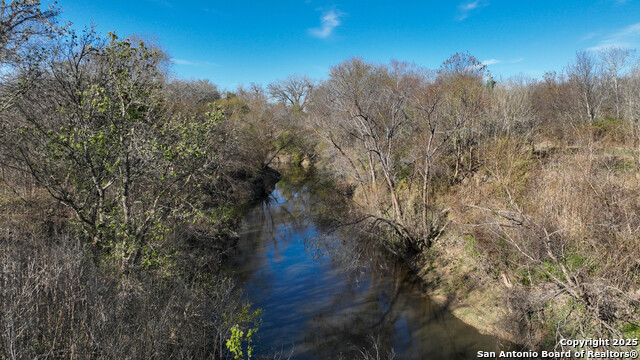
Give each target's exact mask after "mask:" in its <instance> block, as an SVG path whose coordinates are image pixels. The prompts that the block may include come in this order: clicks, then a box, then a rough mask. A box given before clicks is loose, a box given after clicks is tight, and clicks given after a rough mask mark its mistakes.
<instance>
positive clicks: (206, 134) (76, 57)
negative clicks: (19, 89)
mask: <svg viewBox="0 0 640 360" xmlns="http://www.w3.org/2000/svg"><path fill="white" fill-rule="evenodd" d="M57 54H58V55H57V56H56V57H55V58H54V59H52V60H51V62H50V65H49V69H48V72H49V73H48V77H47V81H44V82H43V83H42V84H41V85H40V87H39V88H37V89H34V91H32V92H30V93H29V94H27V95H28V96H27V97H26V98H25V100H24V101H23V102H22V103H21V104H19V105H20V106H18V111H16V112H14V113H13V115H15V116H17V117H18V118H19V119H20V121H19V122H18V123H17V124H15V125H16V126H14V127H13V130H14V134H15V137H16V138H17V139H18V142H17V143H16V146H15V148H14V149H13V150H11V149H8V150H9V151H7V153H10V156H9V158H10V160H12V161H13V166H14V167H16V168H18V169H21V170H22V171H25V172H27V173H29V174H30V175H32V176H33V177H34V178H35V179H36V181H37V182H38V184H39V185H41V186H43V187H44V188H46V189H47V191H48V192H49V193H50V194H51V195H52V196H53V197H54V198H55V199H57V200H59V201H60V202H61V203H62V204H64V205H66V206H68V207H69V208H70V209H71V210H72V211H73V213H74V214H75V217H76V219H77V221H78V224H79V226H80V228H81V229H82V232H83V233H84V234H85V235H86V236H87V237H88V238H90V239H92V241H93V243H94V244H96V245H98V248H100V249H103V250H106V251H107V252H108V253H109V254H111V255H112V256H113V257H115V259H116V260H117V262H118V263H119V264H120V266H121V268H122V269H123V270H125V269H127V268H129V267H130V266H132V265H135V264H140V263H141V262H143V261H144V260H145V259H147V260H148V258H149V257H154V256H156V254H157V253H156V250H157V246H158V244H159V243H161V242H162V240H163V239H164V237H165V236H166V234H167V233H168V232H169V231H170V229H171V226H168V225H167V224H175V223H179V222H182V221H188V220H191V219H193V218H194V217H195V216H199V215H202V214H203V213H202V209H203V206H202V203H203V199H202V198H201V197H200V196H199V195H198V194H199V192H198V191H194V189H197V188H198V187H199V186H201V184H202V182H203V181H206V174H207V173H209V172H211V171H213V169H214V168H215V167H216V166H217V165H216V164H217V161H216V159H217V155H216V146H215V141H216V138H217V134H216V127H217V124H218V123H219V122H220V120H221V119H222V115H221V113H220V112H219V111H217V110H216V109H214V110H213V111H211V112H208V113H207V114H205V116H204V117H203V118H202V119H198V121H195V119H190V118H183V117H175V118H165V117H164V116H163V113H164V111H163V110H164V98H163V95H162V94H163V92H162V86H163V84H164V74H163V73H162V72H161V71H160V70H159V69H160V68H161V66H160V65H161V64H162V62H164V61H166V56H165V55H164V54H163V53H161V52H160V51H158V50H156V49H153V48H149V47H147V46H146V45H145V44H144V42H139V43H138V44H133V43H132V42H131V41H130V40H129V39H124V40H121V39H119V38H118V37H117V36H116V35H115V34H113V33H111V34H110V35H109V39H108V42H107V43H106V44H104V45H102V43H101V42H100V40H99V39H96V38H95V36H94V35H93V34H91V33H87V34H85V35H84V36H82V37H76V36H72V37H71V39H70V40H69V42H68V44H66V47H63V48H61V49H60V50H59V51H58V52H57ZM5 145H7V144H5ZM169 218H171V219H172V220H173V221H171V222H169V221H167V220H168V219H169Z"/></svg>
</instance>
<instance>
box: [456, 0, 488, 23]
mask: <svg viewBox="0 0 640 360" xmlns="http://www.w3.org/2000/svg"><path fill="white" fill-rule="evenodd" d="M485 6H489V3H488V2H487V1H485V0H475V1H471V2H466V3H462V4H460V5H458V17H457V20H458V21H462V20H464V19H466V18H468V17H469V16H470V15H471V12H472V11H474V10H476V9H479V8H483V7H485Z"/></svg>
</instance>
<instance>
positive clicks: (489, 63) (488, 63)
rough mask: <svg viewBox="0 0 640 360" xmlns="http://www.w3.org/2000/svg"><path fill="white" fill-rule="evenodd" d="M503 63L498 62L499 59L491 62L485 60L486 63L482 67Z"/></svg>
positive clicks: (490, 60)
mask: <svg viewBox="0 0 640 360" xmlns="http://www.w3.org/2000/svg"><path fill="white" fill-rule="evenodd" d="M501 62H502V61H500V60H498V59H489V60H484V61H483V62H482V65H485V66H487V65H493V64H499V63H501Z"/></svg>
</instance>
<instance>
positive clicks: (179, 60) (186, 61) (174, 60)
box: [171, 59, 194, 65]
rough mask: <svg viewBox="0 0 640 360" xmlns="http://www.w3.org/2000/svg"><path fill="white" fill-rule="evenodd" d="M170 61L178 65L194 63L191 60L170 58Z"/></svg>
mask: <svg viewBox="0 0 640 360" xmlns="http://www.w3.org/2000/svg"><path fill="white" fill-rule="evenodd" d="M171 62H172V63H174V64H178V65H194V63H192V62H191V61H189V60H184V59H171Z"/></svg>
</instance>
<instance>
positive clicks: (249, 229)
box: [233, 182, 496, 359]
mask: <svg viewBox="0 0 640 360" xmlns="http://www.w3.org/2000/svg"><path fill="white" fill-rule="evenodd" d="M306 184H308V183H306ZM318 201H320V200H319V199H318V198H317V197H316V196H314V195H312V192H311V191H309V188H308V186H307V185H305V183H304V182H302V183H287V182H281V183H279V184H278V185H277V186H276V189H275V191H274V192H273V194H272V195H271V198H270V199H269V200H268V201H265V202H263V203H262V204H260V205H258V206H256V207H255V208H253V209H252V210H251V211H249V212H248V213H247V215H246V218H245V221H244V227H243V230H242V232H241V238H240V241H239V242H238V249H237V254H236V255H235V257H234V264H233V269H234V271H235V274H236V277H237V279H238V281H239V282H240V283H241V284H243V286H244V288H245V290H246V292H247V294H248V296H249V298H250V300H251V301H252V302H253V303H254V304H255V306H257V307H260V308H262V309H263V310H264V315H263V324H262V326H261V327H260V330H259V332H258V338H257V339H256V346H255V349H256V352H257V353H258V354H259V353H268V352H270V351H273V350H277V351H280V350H283V351H284V352H285V353H287V352H288V349H291V348H293V349H294V353H293V357H292V358H294V359H327V358H336V357H338V356H340V355H341V356H343V357H344V358H346V359H351V358H355V357H356V356H357V355H358V354H360V349H363V348H367V347H371V339H372V338H373V339H377V340H378V341H379V346H380V347H381V350H382V351H385V352H390V351H392V350H393V351H394V352H395V353H396V358H398V359H426V358H429V359H466V358H469V359H471V358H474V359H475V358H476V352H477V351H478V350H487V351H490V350H494V349H495V347H496V345H495V343H496V341H495V339H493V338H491V337H488V336H483V335H480V334H479V333H478V332H477V331H476V330H475V329H474V328H471V327H469V326H467V325H465V324H464V323H462V322H460V321H458V320H457V319H456V318H454V317H453V316H452V315H450V314H449V313H447V312H443V311H441V310H440V309H439V308H438V306H437V305H435V304H434V303H433V302H431V301H430V300H429V298H427V297H425V296H424V295H422V293H421V291H420V287H419V281H418V280H417V279H416V277H415V276H413V275H412V274H411V272H410V271H409V270H408V269H407V267H406V266H405V265H404V264H402V263H398V262H395V261H393V259H390V257H389V256H386V255H385V254H384V253H383V252H382V251H380V250H379V249H378V248H377V247H376V246H373V245H371V244H370V243H368V242H366V241H362V240H358V241H356V239H355V238H354V237H353V235H352V234H349V232H348V230H342V231H335V232H331V231H329V229H325V228H322V227H321V226H320V225H317V222H314V221H313V216H312V215H313V210H314V208H315V207H317V206H318V205H319V203H318ZM328 233H330V235H327V234H328Z"/></svg>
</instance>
